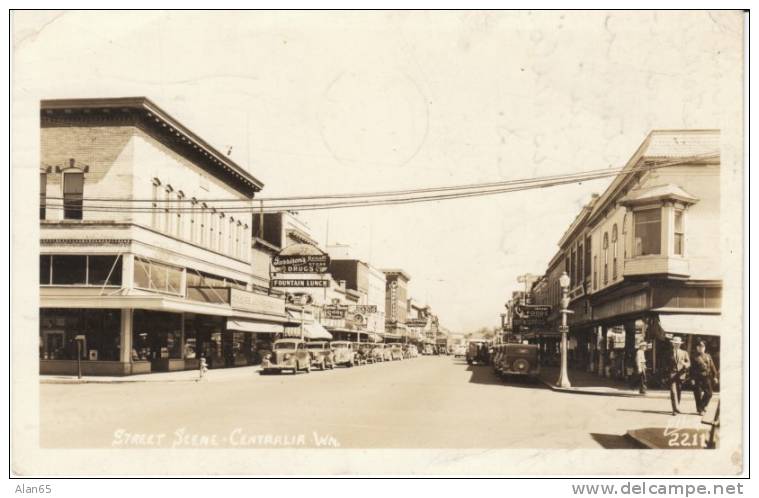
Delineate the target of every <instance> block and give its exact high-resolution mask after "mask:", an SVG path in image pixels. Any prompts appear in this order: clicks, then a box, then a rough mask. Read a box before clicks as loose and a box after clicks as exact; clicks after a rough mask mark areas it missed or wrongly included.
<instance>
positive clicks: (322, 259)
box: [271, 244, 329, 273]
mask: <svg viewBox="0 0 759 498" xmlns="http://www.w3.org/2000/svg"><path fill="white" fill-rule="evenodd" d="M271 264H272V266H273V267H274V271H275V272H277V273H327V271H328V270H329V255H328V254H327V253H324V252H322V251H321V249H319V248H318V247H316V246H313V245H311V244H293V245H291V246H287V247H285V248H284V249H282V250H281V251H279V253H278V254H277V255H276V256H274V258H273V259H272V262H271Z"/></svg>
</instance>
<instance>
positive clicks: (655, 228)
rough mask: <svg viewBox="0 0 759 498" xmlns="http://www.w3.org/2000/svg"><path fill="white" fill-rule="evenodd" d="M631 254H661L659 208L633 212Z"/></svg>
mask: <svg viewBox="0 0 759 498" xmlns="http://www.w3.org/2000/svg"><path fill="white" fill-rule="evenodd" d="M633 241H634V243H633V256H647V255H650V254H661V208H658V207H657V208H654V209H643V210H640V211H635V212H634V214H633Z"/></svg>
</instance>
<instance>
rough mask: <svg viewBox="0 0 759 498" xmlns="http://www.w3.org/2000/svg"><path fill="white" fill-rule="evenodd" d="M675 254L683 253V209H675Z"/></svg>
mask: <svg viewBox="0 0 759 498" xmlns="http://www.w3.org/2000/svg"><path fill="white" fill-rule="evenodd" d="M675 254H676V255H678V256H683V255H684V254H685V230H684V227H683V210H682V209H675Z"/></svg>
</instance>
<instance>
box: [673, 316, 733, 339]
mask: <svg viewBox="0 0 759 498" xmlns="http://www.w3.org/2000/svg"><path fill="white" fill-rule="evenodd" d="M659 325H660V326H661V328H662V330H663V331H664V332H665V333H668V334H689V335H712V336H721V335H722V316H721V315H697V314H681V315H663V314H660V315H659Z"/></svg>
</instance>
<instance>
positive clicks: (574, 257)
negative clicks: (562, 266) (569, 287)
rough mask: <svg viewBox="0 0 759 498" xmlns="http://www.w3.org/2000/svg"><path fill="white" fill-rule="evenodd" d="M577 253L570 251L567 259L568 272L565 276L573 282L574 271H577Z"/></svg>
mask: <svg viewBox="0 0 759 498" xmlns="http://www.w3.org/2000/svg"><path fill="white" fill-rule="evenodd" d="M576 260H577V252H576V251H575V250H574V249H572V252H571V253H570V257H569V271H568V272H567V275H569V277H570V278H571V279H572V281H573V282H576V280H575V271H577V262H576Z"/></svg>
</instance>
